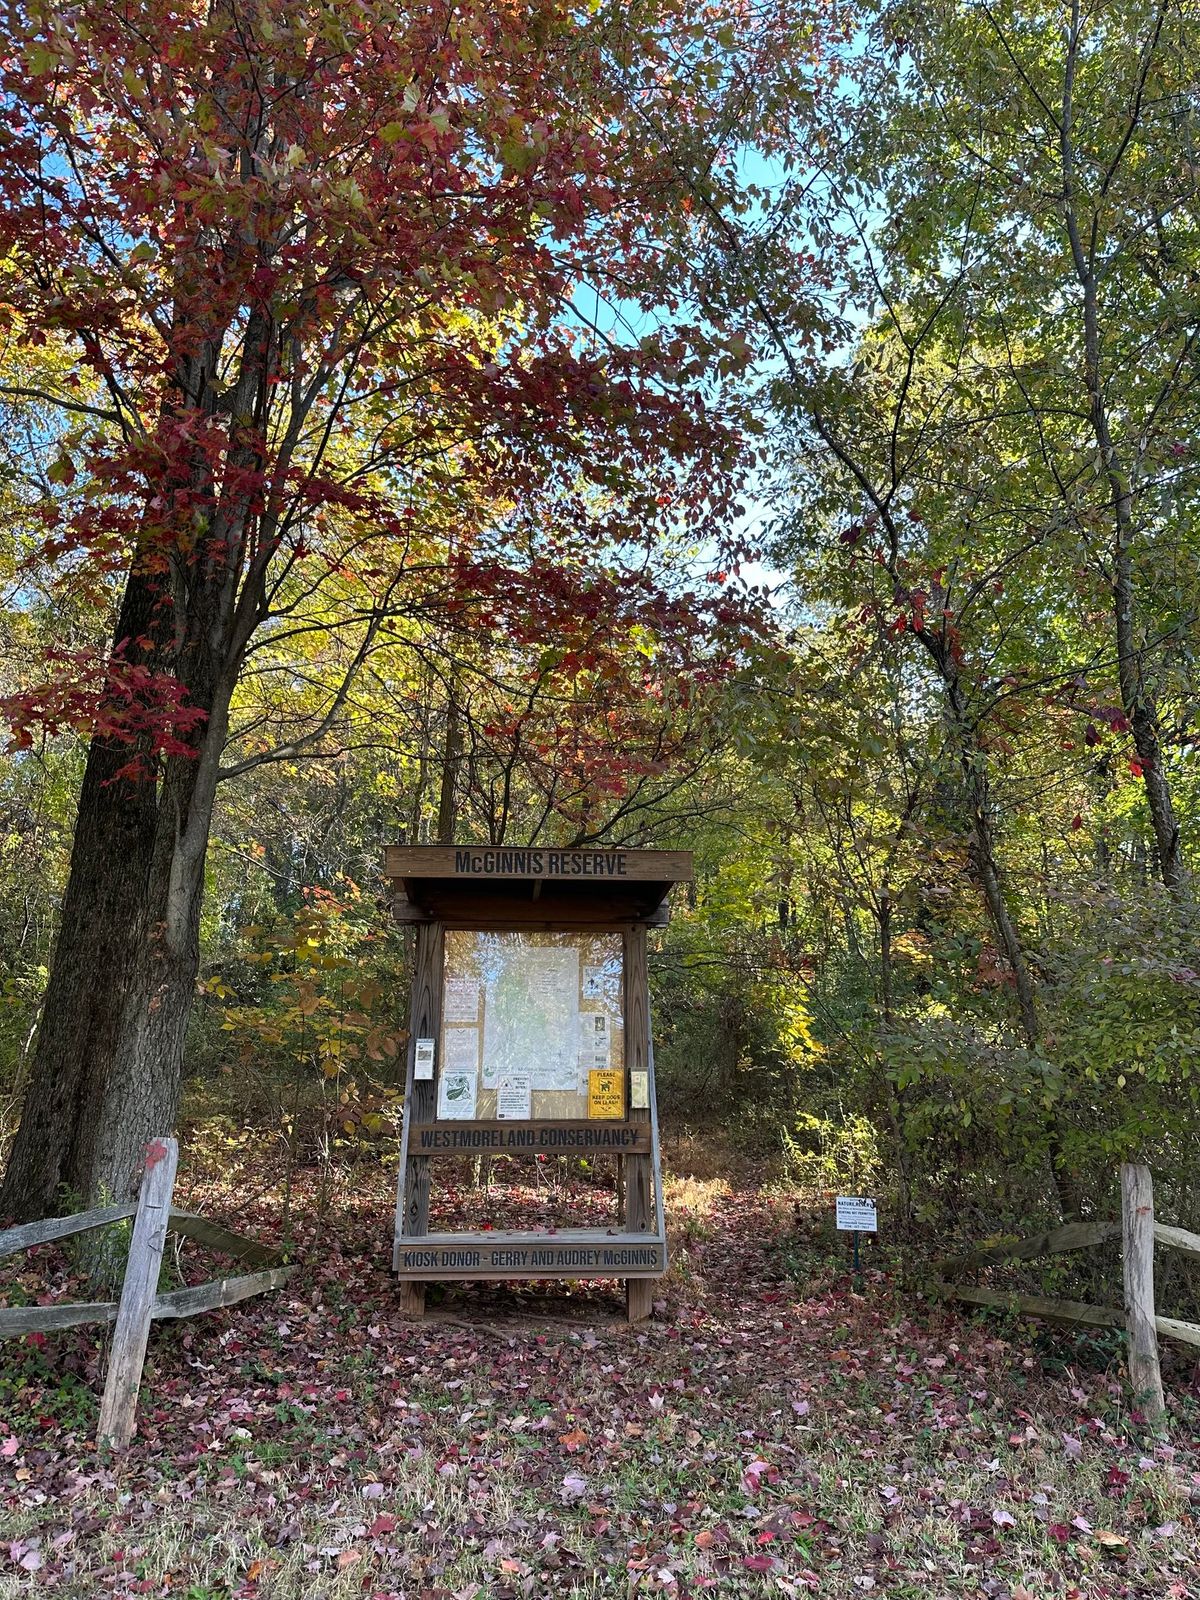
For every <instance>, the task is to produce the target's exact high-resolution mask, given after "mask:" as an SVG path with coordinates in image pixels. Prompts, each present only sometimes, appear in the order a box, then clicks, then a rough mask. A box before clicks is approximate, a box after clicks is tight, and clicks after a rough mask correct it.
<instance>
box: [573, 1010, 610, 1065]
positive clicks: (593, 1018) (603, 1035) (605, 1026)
mask: <svg viewBox="0 0 1200 1600" xmlns="http://www.w3.org/2000/svg"><path fill="white" fill-rule="evenodd" d="M608 1041H609V1019H608V1015H607V1013H605V1012H603V1011H587V1012H585V1013H584V1014H583V1016H581V1017H580V1019H579V1064H580V1067H581V1069H582V1070H583V1072H584V1073H585V1074H586V1073H588V1072H591V1071H593V1070H598V1069H600V1068H603V1067H607V1066H608V1064H609V1048H608Z"/></svg>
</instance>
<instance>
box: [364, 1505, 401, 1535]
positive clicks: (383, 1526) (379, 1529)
mask: <svg viewBox="0 0 1200 1600" xmlns="http://www.w3.org/2000/svg"><path fill="white" fill-rule="evenodd" d="M395 1526H396V1519H395V1517H389V1516H388V1514H387V1512H386V1511H381V1512H380V1514H379V1515H378V1516H377V1517H376V1518H375V1521H374V1522H373V1523H372V1524H371V1526H370V1527H369V1528H368V1529H367V1532H368V1533H369V1534H370V1536H371V1538H372V1539H379V1538H381V1537H382V1536H383V1535H384V1534H385V1533H391V1531H392V1529H393V1528H394V1527H395Z"/></svg>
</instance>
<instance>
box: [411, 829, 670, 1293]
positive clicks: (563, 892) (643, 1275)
mask: <svg viewBox="0 0 1200 1600" xmlns="http://www.w3.org/2000/svg"><path fill="white" fill-rule="evenodd" d="M387 874H388V877H389V878H390V879H391V880H392V882H393V884H394V886H395V890H396V896H395V910H396V915H397V916H398V917H399V918H400V919H401V920H402V921H405V922H409V923H413V924H415V926H416V933H417V948H416V968H415V974H414V983H413V996H412V1008H411V1014H410V1025H411V1038H410V1040H409V1046H408V1072H407V1083H406V1099H405V1116H404V1130H403V1136H402V1140H401V1152H400V1172H399V1179H398V1184H397V1193H396V1235H395V1245H394V1248H393V1252H392V1266H393V1269H394V1270H395V1272H396V1273H397V1274H398V1276H399V1277H400V1278H401V1279H402V1290H401V1296H402V1299H401V1304H402V1306H403V1309H404V1310H405V1311H406V1312H408V1313H409V1314H410V1315H413V1316H420V1315H421V1314H422V1312H423V1310H424V1304H425V1284H426V1283H427V1282H430V1281H434V1282H436V1281H438V1280H440V1279H449V1278H458V1279H471V1278H512V1279H517V1278H610V1277H611V1278H617V1279H623V1280H624V1282H625V1289H626V1304H627V1309H628V1315H629V1318H630V1320H631V1321H636V1320H639V1319H640V1318H642V1317H645V1316H648V1315H649V1313H650V1309H651V1303H652V1298H653V1290H652V1283H653V1280H654V1279H655V1278H658V1277H661V1275H662V1274H663V1272H665V1271H666V1266H667V1241H666V1229H665V1218H664V1211H663V1197H662V1171H661V1162H660V1156H659V1141H658V1115H657V1108H656V1104H655V1097H654V1050H653V1042H652V1037H651V1028H650V994H649V984H648V977H647V961H646V938H647V929H648V928H649V927H654V926H661V925H662V924H663V923H664V922H665V921H666V899H667V895H668V894H669V892H670V889H671V886H672V884H674V883H678V882H686V881H689V880H690V879H691V876H692V863H691V857H690V855H688V854H687V853H685V852H677V851H663V850H602V849H587V850H582V849H580V850H548V849H537V848H528V849H508V848H503V849H501V848H495V847H491V846H481V845H469V846H462V845H459V846H444V847H443V846H428V847H418V846H413V847H405V846H394V847H392V848H391V849H389V850H388V852H387ZM543 1154H556V1155H559V1154H574V1155H579V1156H587V1155H593V1156H595V1155H599V1154H616V1155H617V1156H619V1158H620V1161H621V1167H622V1176H623V1179H624V1182H623V1184H622V1188H623V1192H624V1202H623V1205H624V1211H623V1215H622V1216H616V1215H614V1218H613V1226H612V1227H609V1228H567V1229H548V1230H546V1231H543V1232H509V1231H501V1230H496V1229H486V1230H484V1231H482V1232H470V1233H468V1232H461V1233H449V1232H437V1231H432V1232H431V1231H430V1221H429V1218H430V1195H431V1190H432V1186H433V1184H434V1183H435V1181H436V1170H437V1162H438V1159H439V1158H440V1157H444V1156H448V1155H459V1156H479V1155H485V1156H495V1155H525V1156H537V1155H543Z"/></svg>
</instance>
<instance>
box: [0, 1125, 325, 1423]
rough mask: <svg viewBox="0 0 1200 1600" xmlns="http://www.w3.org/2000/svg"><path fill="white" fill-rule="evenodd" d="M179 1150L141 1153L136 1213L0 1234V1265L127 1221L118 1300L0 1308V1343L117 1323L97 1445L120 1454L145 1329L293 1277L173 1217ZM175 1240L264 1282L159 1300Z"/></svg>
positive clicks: (247, 1280) (132, 1209) (273, 1262)
mask: <svg viewBox="0 0 1200 1600" xmlns="http://www.w3.org/2000/svg"><path fill="white" fill-rule="evenodd" d="M178 1161H179V1145H178V1142H177V1141H176V1140H175V1139H169V1138H167V1137H165V1136H164V1137H163V1138H161V1139H154V1140H152V1141H151V1142H150V1144H149V1145H148V1146H147V1147H146V1154H145V1160H144V1164H143V1170H142V1180H141V1186H140V1188H139V1191H138V1198H137V1202H136V1204H132V1205H117V1206H97V1207H95V1208H94V1209H93V1210H91V1211H79V1212H76V1213H75V1215H74V1216H70V1217H50V1218H47V1219H46V1220H45V1221H42V1222H27V1223H23V1224H22V1225H21V1226H20V1227H17V1228H9V1229H7V1230H6V1231H5V1232H3V1233H0V1260H3V1258H4V1257H5V1256H11V1255H16V1254H17V1253H18V1252H19V1251H21V1250H31V1249H33V1248H34V1246H36V1245H39V1244H51V1243H53V1242H54V1241H55V1240H57V1239H70V1238H73V1237H75V1236H76V1235H78V1234H81V1233H91V1232H92V1231H93V1230H94V1229H96V1228H106V1227H108V1226H110V1225H111V1224H112V1223H114V1222H125V1221H128V1219H129V1218H131V1217H132V1218H133V1234H132V1238H131V1239H130V1244H129V1258H128V1261H127V1262H126V1266H125V1279H124V1283H123V1285H122V1288H121V1298H120V1300H119V1301H118V1300H87V1301H74V1302H71V1301H59V1302H57V1303H56V1304H53V1305H45V1306H42V1305H37V1306H6V1307H0V1340H3V1339H16V1338H21V1337H23V1336H24V1335H25V1334H28V1333H41V1332H49V1331H51V1330H55V1331H56V1330H58V1329H60V1328H76V1327H80V1326H82V1325H86V1324H87V1323H93V1322H98V1323H106V1322H115V1323H116V1328H115V1330H114V1332H113V1342H112V1354H111V1357H110V1359H109V1364H108V1376H107V1379H106V1381H105V1385H104V1395H103V1399H102V1400H101V1404H100V1422H99V1427H98V1430H97V1438H98V1439H99V1440H100V1441H102V1442H105V1441H106V1442H107V1443H108V1444H110V1445H112V1446H113V1447H114V1448H116V1449H124V1448H125V1446H126V1445H127V1444H128V1443H129V1441H130V1439H131V1438H132V1437H133V1434H134V1431H135V1428H136V1426H137V1401H138V1392H139V1390H140V1388H141V1382H142V1367H143V1365H144V1363H145V1360H146V1346H147V1344H148V1342H149V1338H150V1324H151V1323H152V1322H157V1321H160V1320H164V1319H169V1318H176V1317H194V1316H198V1315H199V1314H200V1313H201V1312H204V1311H215V1310H216V1309H217V1308H218V1307H220V1306H232V1305H236V1304H237V1303H238V1301H239V1300H248V1299H249V1298H250V1296H251V1295H256V1294H262V1293H264V1291H266V1290H268V1289H278V1288H281V1287H282V1286H283V1285H284V1284H285V1283H286V1282H287V1280H288V1279H289V1278H290V1277H291V1275H292V1271H293V1268H291V1267H289V1266H284V1265H283V1258H282V1255H281V1254H280V1252H279V1250H278V1249H275V1248H273V1247H272V1246H270V1245H265V1244H262V1243H260V1242H259V1241H258V1240H257V1239H247V1238H244V1237H243V1236H242V1235H241V1234H240V1233H234V1232H233V1231H232V1230H231V1229H229V1228H226V1227H225V1226H223V1224H221V1223H219V1222H211V1221H210V1220H209V1219H208V1218H207V1217H198V1216H196V1215H195V1214H194V1213H193V1212H190V1211H180V1210H179V1209H178V1207H176V1206H173V1205H172V1204H171V1195H172V1192H173V1190H174V1187H175V1169H176V1166H177V1164H178ZM168 1232H172V1233H181V1234H183V1235H184V1236H185V1237H186V1238H190V1239H195V1240H196V1241H197V1242H198V1243H200V1244H203V1245H207V1247H208V1248H209V1249H210V1250H218V1251H220V1252H221V1253H222V1254H223V1255H228V1256H232V1257H233V1258H234V1260H236V1261H244V1262H246V1263H248V1264H251V1265H257V1266H260V1267H265V1269H266V1270H264V1271H261V1272H250V1273H245V1274H243V1275H241V1276H239V1277H236V1278H217V1279H214V1280H213V1281H212V1282H209V1283H198V1284H195V1285H192V1286H191V1287H189V1288H185V1289H175V1290H172V1291H171V1292H170V1293H168V1294H159V1293H158V1276H159V1268H160V1266H161V1264H162V1257H163V1251H164V1249H165V1247H166V1239H167V1233H168Z"/></svg>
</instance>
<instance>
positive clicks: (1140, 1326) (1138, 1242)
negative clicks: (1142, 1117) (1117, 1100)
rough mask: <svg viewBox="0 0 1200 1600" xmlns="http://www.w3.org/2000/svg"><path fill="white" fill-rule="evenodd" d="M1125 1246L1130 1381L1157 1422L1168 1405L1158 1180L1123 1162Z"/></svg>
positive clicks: (1164, 1413) (1122, 1253) (1150, 1417)
mask: <svg viewBox="0 0 1200 1600" xmlns="http://www.w3.org/2000/svg"><path fill="white" fill-rule="evenodd" d="M1121 1244H1122V1251H1121V1255H1122V1265H1123V1269H1124V1276H1125V1326H1126V1328H1127V1330H1128V1333H1129V1381H1130V1383H1131V1384H1132V1386H1133V1393H1134V1398H1135V1400H1137V1401H1138V1402H1139V1404H1140V1405H1141V1406H1142V1408H1143V1410H1144V1411H1145V1413H1146V1417H1147V1419H1148V1420H1149V1421H1150V1422H1152V1423H1154V1424H1156V1425H1157V1424H1159V1423H1161V1422H1162V1420H1163V1418H1164V1416H1165V1415H1166V1405H1165V1403H1164V1401H1163V1387H1162V1373H1161V1371H1160V1370H1159V1365H1158V1332H1157V1329H1156V1328H1155V1325H1154V1184H1153V1181H1152V1179H1151V1177H1150V1168H1149V1167H1144V1166H1139V1165H1137V1164H1136V1163H1135V1162H1132V1161H1126V1162H1123V1163H1122V1166H1121Z"/></svg>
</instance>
